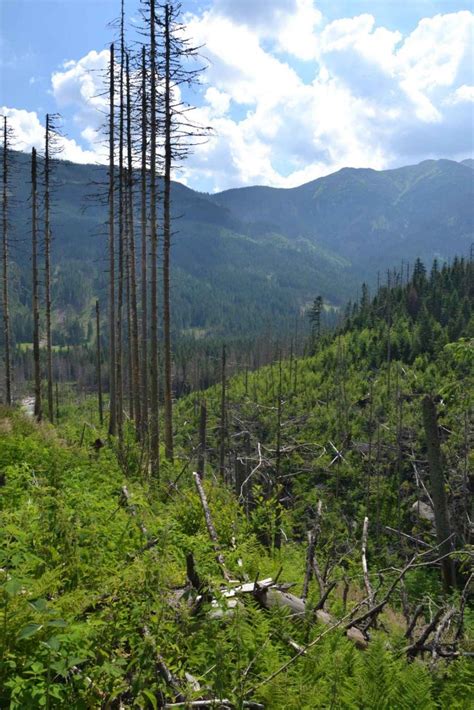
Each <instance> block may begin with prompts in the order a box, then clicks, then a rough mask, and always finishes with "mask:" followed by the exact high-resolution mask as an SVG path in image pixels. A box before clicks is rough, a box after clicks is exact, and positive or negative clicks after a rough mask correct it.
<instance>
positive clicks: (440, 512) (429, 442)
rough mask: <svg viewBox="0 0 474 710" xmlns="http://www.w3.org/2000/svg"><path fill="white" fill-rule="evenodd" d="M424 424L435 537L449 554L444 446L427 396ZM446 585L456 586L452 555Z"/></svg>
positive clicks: (446, 564) (442, 551) (445, 565)
mask: <svg viewBox="0 0 474 710" xmlns="http://www.w3.org/2000/svg"><path fill="white" fill-rule="evenodd" d="M422 408H423V425H424V429H425V437H426V448H427V453H428V464H429V469H430V481H431V497H432V499H433V504H434V514H435V525H436V537H437V541H438V545H439V553H440V556H443V555H449V553H450V552H451V550H452V539H451V527H450V524H449V516H448V505H447V501H446V494H445V490H444V473H443V460H442V454H441V446H440V442H439V432H438V422H437V411H436V404H435V402H434V400H433V398H432V397H430V396H429V395H426V396H425V397H424V398H423V401H422ZM441 565H442V572H443V585H444V590H445V592H446V593H449V592H450V591H451V590H452V589H453V588H454V587H455V586H456V576H455V571H454V563H453V561H452V560H451V559H450V558H449V557H445V558H444V559H443V560H442V561H441Z"/></svg>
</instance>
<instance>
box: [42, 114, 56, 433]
mask: <svg viewBox="0 0 474 710" xmlns="http://www.w3.org/2000/svg"><path fill="white" fill-rule="evenodd" d="M50 143H51V119H50V115H49V114H46V134H45V159H44V190H45V191H44V280H45V300H46V360H47V375H48V417H49V420H50V421H51V422H52V421H54V401H53V340H52V332H51V330H52V324H51V222H50V174H51V166H50Z"/></svg>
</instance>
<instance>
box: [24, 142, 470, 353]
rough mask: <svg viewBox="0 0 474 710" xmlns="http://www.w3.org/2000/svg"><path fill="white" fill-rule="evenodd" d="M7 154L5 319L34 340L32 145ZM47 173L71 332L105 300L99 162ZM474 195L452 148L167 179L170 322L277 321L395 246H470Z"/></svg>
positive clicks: (358, 276)
mask: <svg viewBox="0 0 474 710" xmlns="http://www.w3.org/2000/svg"><path fill="white" fill-rule="evenodd" d="M12 155H13V161H12V163H13V164H15V165H16V167H15V172H16V176H15V180H14V183H13V185H12V193H13V202H12V206H13V208H14V209H13V210H12V222H13V229H12V247H13V249H12V256H13V258H14V260H15V261H16V263H17V264H18V265H19V274H18V275H17V278H16V280H15V285H14V287H13V304H14V308H13V324H14V331H15V333H16V336H17V339H18V340H19V341H26V342H29V341H30V339H31V324H30V322H29V289H30V286H29V280H30V277H29V247H28V240H29V208H28V204H29V203H28V198H29V158H28V156H26V155H24V154H21V153H14V154H12ZM54 182H55V190H54V196H53V205H54V209H53V214H54V216H53V237H54V246H53V259H54V263H55V282H54V284H53V296H54V305H55V313H56V317H55V323H56V330H57V335H58V334H61V339H62V341H65V342H70V343H74V342H78V340H81V337H82V338H86V337H87V336H88V332H87V329H88V323H89V322H90V318H91V304H92V303H93V299H94V298H95V297H96V296H99V297H100V298H101V300H105V291H106V287H105V284H106V278H107V274H106V209H105V205H104V204H103V203H104V198H105V194H106V183H107V174H106V169H105V168H102V167H98V166H90V165H75V164H73V163H69V162H65V161H59V162H57V164H56V166H55V178H54ZM100 195H102V199H101V198H100ZM473 197H474V175H473V173H472V171H471V169H470V168H469V167H468V165H463V164H460V163H455V162H452V161H449V160H439V161H425V162H424V163H421V164H420V165H416V166H410V167H405V168H400V169H397V170H388V171H380V172H378V171H375V170H369V169H357V170H356V169H350V168H346V169H343V170H341V171H339V172H337V173H335V174H333V175H329V176H327V177H325V178H321V179H319V180H315V181H313V182H311V183H308V184H306V185H302V186H301V187H298V188H293V189H287V190H283V189H273V188H267V187H249V188H240V189H236V190H228V191H226V192H222V193H219V194H216V195H205V194H200V193H197V192H195V191H193V190H191V189H189V188H187V187H185V186H183V185H181V184H179V183H173V188H172V200H173V213H174V216H175V218H176V219H175V230H176V234H175V236H174V247H173V276H172V279H173V280H172V289H173V314H174V326H175V329H176V331H177V332H191V333H192V332H197V331H199V332H200V333H202V334H209V335H218V336H223V335H225V336H229V335H234V336H236V335H242V334H245V335H247V336H248V335H249V334H254V333H256V332H261V331H262V329H264V328H267V329H268V328H270V329H280V330H281V329H282V328H285V327H290V324H291V327H292V324H293V322H294V318H295V315H296V314H297V313H299V312H300V311H301V309H302V308H305V307H306V306H307V305H308V303H310V302H311V301H312V299H313V298H314V297H315V295H317V294H321V295H322V296H323V297H324V299H325V301H326V302H327V303H331V304H334V305H337V306H341V305H342V304H343V303H344V302H345V301H346V300H347V298H349V297H351V296H353V295H354V294H355V293H356V290H357V287H358V285H359V284H360V282H361V281H362V280H367V281H369V282H374V281H375V279H376V277H377V273H378V272H381V273H384V271H385V270H386V269H387V268H389V267H393V266H394V265H395V264H398V263H400V261H401V257H400V255H402V258H403V260H404V261H405V262H408V261H413V260H414V259H415V258H416V257H418V256H419V257H421V258H422V259H424V260H426V261H427V262H430V261H431V260H432V258H434V257H435V256H436V257H438V258H439V259H441V260H445V259H449V258H451V257H452V256H453V255H454V254H456V253H458V254H459V253H460V254H464V253H467V251H468V249H469V246H470V243H471V241H472V233H473V231H474V226H473V224H474V222H473V214H472V209H471V205H472V201H473ZM136 224H139V222H138V215H137V221H136ZM81 334H82V335H81ZM56 340H57V338H56Z"/></svg>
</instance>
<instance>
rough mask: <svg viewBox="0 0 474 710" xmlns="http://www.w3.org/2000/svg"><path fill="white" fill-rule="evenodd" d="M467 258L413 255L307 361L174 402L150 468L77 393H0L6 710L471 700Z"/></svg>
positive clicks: (294, 709) (0, 695) (423, 706)
mask: <svg viewBox="0 0 474 710" xmlns="http://www.w3.org/2000/svg"><path fill="white" fill-rule="evenodd" d="M473 270H474V264H473V263H472V262H466V261H464V260H459V259H455V260H454V261H453V264H452V265H451V266H450V267H447V266H443V267H442V268H439V267H438V266H437V265H435V266H434V268H433V269H432V271H431V272H430V274H427V273H426V270H425V268H424V267H423V265H422V264H421V262H417V264H416V268H415V269H414V270H413V273H412V276H411V278H410V280H409V282H408V283H407V282H404V283H398V284H396V285H393V286H392V288H390V289H388V288H387V287H383V288H382V289H381V290H380V291H379V292H378V293H377V294H376V295H375V296H374V298H369V295H368V293H367V291H366V290H365V289H364V291H363V294H362V298H361V300H360V302H358V303H357V304H356V305H355V306H352V307H351V308H350V311H349V313H348V319H347V320H346V323H345V325H344V326H343V327H342V328H341V329H340V332H338V333H336V334H334V335H324V334H323V335H322V336H318V334H317V332H315V334H314V338H313V342H312V345H311V348H312V350H313V354H312V355H310V356H308V357H306V358H299V359H294V358H290V359H287V360H277V362H275V363H274V364H273V365H271V366H268V367H265V368H263V369H261V370H257V371H255V372H242V374H241V375H239V376H237V377H234V378H232V379H230V381H228V383H227V386H226V387H225V388H224V389H222V387H219V386H217V387H214V388H212V389H211V390H208V391H206V392H202V393H200V394H198V395H192V396H190V397H188V398H184V399H182V400H181V401H180V402H179V404H178V407H177V412H176V419H175V433H174V436H175V444H176V452H177V460H176V462H175V463H174V464H171V463H169V462H165V461H164V460H162V464H161V472H160V477H159V478H151V477H150V474H149V471H148V467H147V457H146V453H144V452H143V451H141V450H140V448H139V447H138V445H137V444H136V442H135V439H134V433H133V431H132V429H131V428H130V431H129V432H128V436H127V438H126V442H125V450H124V451H122V452H119V451H117V449H116V445H115V441H114V439H111V440H109V441H108V442H107V443H106V442H105V436H104V432H103V431H102V430H101V429H100V427H99V425H98V423H97V420H96V419H94V417H93V415H92V413H91V412H92V408H93V407H94V406H95V402H94V400H92V399H87V400H86V401H85V402H82V403H81V402H80V401H79V402H78V401H77V400H76V399H74V400H72V401H71V402H69V403H66V396H65V394H64V395H62V398H61V404H60V416H59V424H58V427H57V428H56V429H53V428H52V427H51V426H49V425H45V424H43V425H36V424H34V423H33V422H31V421H28V420H26V419H25V417H24V416H23V415H21V414H20V413H19V412H15V411H13V410H8V409H6V408H4V409H2V411H1V414H0V476H1V485H2V489H1V490H2V497H1V506H2V507H1V513H2V526H1V527H0V568H1V570H0V575H1V576H0V593H1V595H2V600H3V605H2V614H3V622H2V628H3V636H2V647H1V653H2V659H3V662H2V663H1V664H0V705H2V706H3V705H6V706H8V705H9V704H10V707H12V708H24V707H44V706H46V707H50V708H61V707H64V706H66V705H68V706H72V707H77V708H89V707H110V708H120V707H125V708H132V707H137V708H143V709H145V708H162V707H163V708H164V707H170V706H172V705H171V704H172V703H174V702H176V703H181V704H183V703H186V702H187V701H194V702H198V703H201V707H202V706H203V705H204V706H206V707H212V705H213V704H215V703H216V702H217V703H218V705H219V706H221V707H225V708H242V707H248V708H255V710H257V709H258V710H260V709H261V708H263V709H264V710H270V709H272V710H314V709H316V708H321V709H328V708H341V709H347V710H349V709H350V708H357V709H358V710H366V709H367V708H376V707H377V708H386V710H402V709H404V708H413V709H419V710H435V709H436V708H439V709H442V710H451V709H452V708H457V709H458V710H470V707H471V701H472V692H473V687H474V686H473V672H472V659H471V658H470V655H472V649H473V646H472V644H473V641H472V639H473V628H472V614H471V612H470V608H469V604H468V593H469V586H468V581H469V574H470V568H469V565H470V562H472V548H470V547H469V515H470V511H469V487H470V481H469V470H470V463H472V449H471V445H472V436H473V431H472V419H471V412H472V391H473V373H474V367H473V365H474V351H473V348H472V339H473V338H474V322H473V312H472V306H473V303H474V299H473V295H474V294H473V288H474V284H473V275H474V271H473ZM223 395H224V396H223ZM204 400H205V401H206V406H207V428H206V430H207V433H206V435H205V436H204V440H205V446H204V447H203V448H201V452H204V453H205V465H204V466H202V461H200V460H199V459H200V457H199V452H200V449H199V446H198V444H199V441H200V440H201V441H203V428H202V425H201V426H200V421H201V422H202V409H201V412H200V405H201V404H202V403H203V401H204ZM425 401H429V402H431V404H432V405H433V406H434V407H435V408H436V410H437V413H438V426H437V427H436V431H437V432H438V436H439V437H440V439H441V447H442V452H443V457H444V459H443V465H442V475H443V489H444V491H445V495H446V501H447V509H448V514H449V515H448V519H449V525H450V534H449V536H447V540H445V541H441V542H442V543H443V544H448V545H449V551H448V553H447V555H442V554H440V550H441V549H442V548H441V546H440V545H441V543H440V542H439V537H438V538H437V527H438V521H437V520H436V521H434V520H433V505H434V506H435V509H436V505H437V503H438V498H437V497H436V493H435V491H434V488H433V476H432V470H431V463H432V461H431V458H430V452H429V450H428V449H427V441H428V438H427V432H426V426H427V424H426V421H425V420H424V416H423V411H424V404H423V403H424V402H425ZM85 421H87V422H89V423H90V424H91V426H88V427H86V426H84V422H85ZM98 436H102V437H103V438H104V441H103V442H102V443H104V444H105V445H104V446H103V447H97V446H93V444H94V441H95V440H96V438H97V437H98ZM119 462H121V465H120V464H119ZM197 467H198V468H200V470H201V473H202V481H201V482H200V481H199V478H198V477H196V476H195V475H193V474H192V471H193V470H196V468H197ZM197 483H200V486H197V485H196V484H197ZM202 490H204V496H205V497H204V496H203V493H202ZM205 513H206V515H205ZM206 516H207V517H206ZM209 521H211V524H210V523H209ZM212 526H213V528H214V531H213V530H212ZM210 535H211V536H212V537H213V539H212V538H211V536H210ZM308 535H309V543H308ZM448 564H449V566H450V567H451V566H452V569H453V572H454V575H455V579H454V586H455V587H456V589H454V590H453V589H452V588H451V587H452V585H451V586H448V588H446V585H445V589H444V591H443V586H442V583H441V579H442V578H441V571H442V570H444V569H445V568H446V567H447V565H448ZM269 577H271V578H272V579H271V580H269V579H268V578H269ZM265 578H267V579H266V581H264V580H265ZM232 580H236V581H234V582H233V581H232ZM242 583H243V584H244V586H242ZM466 583H467V584H466ZM230 590H233V591H230ZM362 649H364V650H362ZM214 701H215V702H214Z"/></svg>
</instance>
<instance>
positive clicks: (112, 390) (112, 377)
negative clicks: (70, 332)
mask: <svg viewBox="0 0 474 710" xmlns="http://www.w3.org/2000/svg"><path fill="white" fill-rule="evenodd" d="M114 71H115V56H114V45H113V44H111V45H110V69H109V82H110V84H109V339H110V343H109V396H110V405H109V407H110V414H109V435H110V436H115V435H116V433H117V388H116V383H117V377H116V371H115V367H116V361H117V356H116V342H117V338H116V331H115V184H114V183H115V179H114V178H115V135H114V133H115V77H114Z"/></svg>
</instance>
